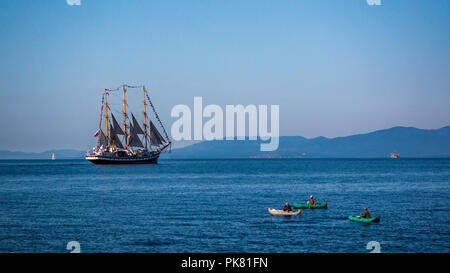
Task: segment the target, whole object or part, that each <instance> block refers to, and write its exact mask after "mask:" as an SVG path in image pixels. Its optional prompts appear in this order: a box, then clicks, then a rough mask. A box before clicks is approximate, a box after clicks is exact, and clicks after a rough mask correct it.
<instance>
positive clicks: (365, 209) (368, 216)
mask: <svg viewBox="0 0 450 273" xmlns="http://www.w3.org/2000/svg"><path fill="white" fill-rule="evenodd" d="M359 218H366V219H367V218H372V216H370V213H369V210H368V209H367V208H364V213H361V214H360V215H359Z"/></svg>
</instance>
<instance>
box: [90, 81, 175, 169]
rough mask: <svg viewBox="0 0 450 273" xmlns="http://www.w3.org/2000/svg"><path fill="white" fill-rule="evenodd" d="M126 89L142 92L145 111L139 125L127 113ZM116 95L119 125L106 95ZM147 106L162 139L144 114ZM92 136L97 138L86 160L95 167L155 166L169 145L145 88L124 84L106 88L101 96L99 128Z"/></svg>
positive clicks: (133, 117)
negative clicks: (118, 95)
mask: <svg viewBox="0 0 450 273" xmlns="http://www.w3.org/2000/svg"><path fill="white" fill-rule="evenodd" d="M129 88H134V89H136V88H137V89H142V92H143V100H142V102H143V109H144V110H143V123H142V126H141V124H140V123H139V122H138V120H137V119H136V118H135V116H134V114H133V113H131V115H129V114H128V112H127V108H128V104H127V99H126V93H127V90H128V89H129ZM118 92H121V93H122V104H123V111H122V113H121V114H122V115H123V117H122V126H121V125H120V124H119V122H118V121H117V119H116V117H115V116H114V115H113V113H112V112H113V111H112V110H111V108H110V107H109V105H108V96H109V95H110V94H113V93H118ZM148 105H150V108H151V109H152V112H153V114H154V117H155V119H156V121H157V124H159V126H160V127H161V129H162V132H163V134H164V136H165V137H163V136H162V135H161V133H160V132H159V131H158V129H157V128H156V126H155V124H154V123H153V122H152V120H151V119H150V117H149V115H148V114H147V108H148ZM103 109H104V110H105V111H104V113H103ZM103 119H104V120H105V122H104V123H103V122H102V121H103ZM102 124H104V125H103V126H102ZM94 136H95V137H97V138H98V140H97V146H96V147H94V148H92V150H91V151H89V152H88V153H87V154H86V159H87V160H89V161H90V162H92V163H94V164H156V163H157V161H158V158H159V156H160V154H161V153H162V152H163V151H164V150H165V149H166V148H167V147H169V145H170V144H171V141H170V139H169V136H168V135H167V132H166V130H165V129H164V126H163V124H162V122H161V120H160V119H159V116H158V113H157V112H156V110H155V107H154V106H153V104H152V102H151V100H150V97H149V96H148V93H147V90H146V89H145V86H130V85H126V84H124V85H122V86H120V87H118V88H116V89H107V88H105V91H104V93H103V96H102V107H101V113H100V125H99V129H98V131H97V132H96V134H95V135H94Z"/></svg>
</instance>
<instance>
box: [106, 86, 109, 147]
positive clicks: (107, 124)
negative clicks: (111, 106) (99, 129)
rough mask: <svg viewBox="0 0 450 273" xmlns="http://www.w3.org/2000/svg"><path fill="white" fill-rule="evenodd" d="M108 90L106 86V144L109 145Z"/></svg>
mask: <svg viewBox="0 0 450 273" xmlns="http://www.w3.org/2000/svg"><path fill="white" fill-rule="evenodd" d="M106 90H107V89H106V88H105V120H106V124H105V127H106V146H109V119H108V92H107V91H106Z"/></svg>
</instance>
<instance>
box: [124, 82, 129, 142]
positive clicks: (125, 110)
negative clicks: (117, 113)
mask: <svg viewBox="0 0 450 273" xmlns="http://www.w3.org/2000/svg"><path fill="white" fill-rule="evenodd" d="M125 92H126V89H125V84H124V85H123V129H124V130H123V131H124V135H125V150H128V141H127V140H128V133H127V102H126V100H125Z"/></svg>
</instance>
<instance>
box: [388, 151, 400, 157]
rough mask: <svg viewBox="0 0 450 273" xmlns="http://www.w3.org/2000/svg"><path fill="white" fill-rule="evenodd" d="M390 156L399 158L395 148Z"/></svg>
mask: <svg viewBox="0 0 450 273" xmlns="http://www.w3.org/2000/svg"><path fill="white" fill-rule="evenodd" d="M390 158H400V155H399V154H397V153H396V152H395V150H394V151H393V152H392V153H391V156H390Z"/></svg>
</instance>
